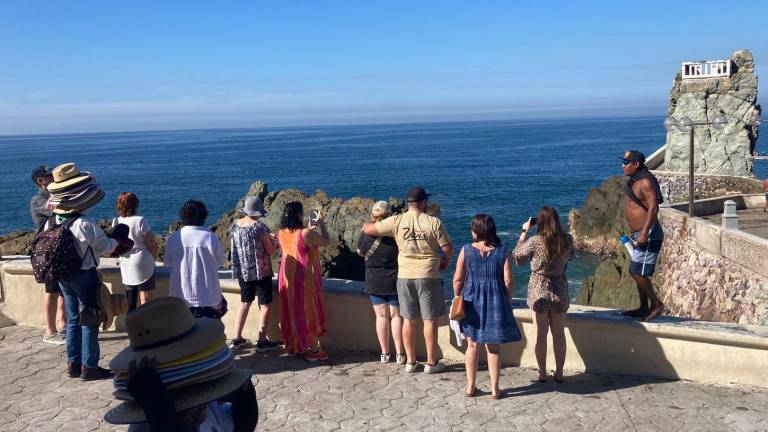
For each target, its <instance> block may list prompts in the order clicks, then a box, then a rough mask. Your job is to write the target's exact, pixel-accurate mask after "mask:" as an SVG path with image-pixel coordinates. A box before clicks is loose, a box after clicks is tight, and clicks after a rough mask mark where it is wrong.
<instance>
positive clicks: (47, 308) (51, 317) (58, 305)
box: [29, 166, 67, 345]
mask: <svg viewBox="0 0 768 432" xmlns="http://www.w3.org/2000/svg"><path fill="white" fill-rule="evenodd" d="M52 181H53V174H52V172H51V170H49V169H48V167H47V166H39V167H37V168H35V169H34V170H33V171H32V182H34V183H35V185H36V186H37V193H36V194H35V196H33V197H32V199H31V200H30V202H29V213H30V215H31V216H32V222H33V223H34V224H35V230H39V229H40V227H42V226H43V225H45V221H46V220H48V218H49V217H50V216H51V214H52V213H51V210H53V208H51V207H50V206H49V205H48V199H49V198H50V197H51V194H50V193H49V192H48V189H46V188H47V187H48V185H49V184H50V183H51V182H52ZM57 309H58V316H59V319H58V327H59V328H60V329H62V330H61V331H57V330H56V315H57ZM43 313H44V314H45V335H43V342H46V343H50V344H55V345H63V344H64V343H65V342H66V340H65V338H64V329H66V327H67V314H66V312H65V311H64V297H62V296H61V288H60V287H59V284H58V282H51V283H47V284H45V296H44V297H43Z"/></svg>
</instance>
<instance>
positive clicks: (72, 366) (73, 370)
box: [67, 362, 81, 378]
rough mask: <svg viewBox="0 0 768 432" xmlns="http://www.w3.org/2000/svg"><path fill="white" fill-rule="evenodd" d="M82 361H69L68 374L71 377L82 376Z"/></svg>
mask: <svg viewBox="0 0 768 432" xmlns="http://www.w3.org/2000/svg"><path fill="white" fill-rule="evenodd" d="M80 369H81V366H80V363H71V362H67V376H68V377H70V378H78V377H80Z"/></svg>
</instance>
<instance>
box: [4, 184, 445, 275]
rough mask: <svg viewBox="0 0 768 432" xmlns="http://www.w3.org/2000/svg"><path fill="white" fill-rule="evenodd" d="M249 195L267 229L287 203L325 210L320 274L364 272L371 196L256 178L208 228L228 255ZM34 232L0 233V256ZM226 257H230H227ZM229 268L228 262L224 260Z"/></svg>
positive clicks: (25, 246) (398, 204) (161, 246)
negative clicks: (310, 190) (360, 246)
mask: <svg viewBox="0 0 768 432" xmlns="http://www.w3.org/2000/svg"><path fill="white" fill-rule="evenodd" d="M249 196H258V197H260V198H261V199H262V200H264V207H265V208H266V209H267V211H268V212H269V214H268V216H267V217H265V218H264V222H265V223H266V224H267V226H269V228H270V230H272V231H273V232H276V231H277V229H278V228H279V225H280V216H281V210H282V208H283V207H284V206H285V204H286V203H288V202H291V201H300V202H301V203H302V204H303V205H304V209H305V212H309V211H310V210H311V209H321V210H323V212H324V213H325V221H326V226H327V228H328V233H329V234H330V236H331V240H332V243H331V244H330V245H329V246H327V247H324V248H322V249H320V263H321V266H322V269H323V276H325V277H331V278H339V279H350V280H357V281H361V280H363V278H364V275H365V266H364V262H363V259H362V258H361V257H360V256H359V255H357V252H356V250H357V242H358V239H359V236H360V227H361V226H362V225H363V223H364V222H367V221H368V220H370V212H371V208H372V207H373V203H374V200H373V199H371V198H362V197H353V198H350V199H348V200H343V199H341V198H334V197H329V196H328V195H327V194H326V193H325V192H323V191H319V190H318V191H316V192H315V193H314V194H312V195H309V194H307V193H305V192H303V191H300V190H298V189H285V190H278V191H273V192H270V191H269V186H268V184H267V183H264V182H262V181H256V182H255V183H253V184H252V185H251V187H250V189H249V190H248V192H247V193H246V194H245V195H244V196H243V197H242V198H241V199H240V200H239V201H238V202H237V203H236V204H235V207H234V208H233V209H231V210H229V211H227V212H226V213H224V214H223V215H221V216H220V217H219V218H218V219H217V220H216V221H215V222H214V223H213V224H212V225H210V226H209V227H210V228H211V230H213V232H214V233H216V235H217V236H218V237H219V239H220V240H221V244H222V246H223V247H224V252H225V254H226V256H227V257H229V255H230V247H231V245H230V236H229V226H230V225H231V224H232V222H233V221H234V220H235V219H236V218H238V217H239V214H240V209H242V208H243V204H244V202H245V199H246V198H247V197H249ZM389 204H390V206H392V210H393V212H394V213H400V212H402V211H404V210H405V209H406V206H405V201H404V200H402V199H396V198H393V197H390V198H389ZM428 212H429V213H430V214H433V215H436V216H439V214H440V207H439V206H437V205H436V204H430V208H429V209H428ZM111 223H112V221H111V220H109V219H102V220H100V221H99V224H100V225H101V227H102V228H104V229H107V228H108V227H109V226H111ZM179 226H180V223H178V222H177V223H174V224H172V225H171V226H170V227H169V228H168V234H170V233H172V232H173V231H175V230H177V229H178V228H179ZM34 236H35V232H34V231H33V230H28V231H14V232H12V233H10V234H8V235H6V236H0V255H27V254H28V252H29V249H30V246H31V243H32V240H33V239H34ZM155 240H156V241H157V244H158V259H157V260H158V261H162V257H163V255H164V252H165V237H164V236H162V235H156V236H155ZM228 259H229V258H228ZM278 263H279V254H277V256H275V258H274V259H273V268H274V270H275V271H277V269H278V265H279V264H278ZM227 267H229V262H228V263H227Z"/></svg>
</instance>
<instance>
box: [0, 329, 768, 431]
mask: <svg viewBox="0 0 768 432" xmlns="http://www.w3.org/2000/svg"><path fill="white" fill-rule="evenodd" d="M126 344H127V341H126V338H125V336H124V335H123V334H114V333H112V334H103V335H102V336H101V346H102V354H103V355H104V357H105V360H104V361H103V364H106V362H107V360H106V359H108V358H110V357H111V356H112V355H114V354H115V353H116V352H117V351H119V350H120V349H121V348H122V347H124V346H125V345H126ZM64 350H65V349H64V347H63V346H52V345H47V344H43V343H41V329H39V328H33V327H23V326H11V327H5V328H0V365H2V373H0V430H1V431H4V432H11V431H22V430H34V431H92V430H105V431H109V430H125V428H119V427H118V428H116V427H113V426H111V425H109V424H106V423H105V422H104V421H103V420H102V416H103V415H104V412H105V411H106V410H107V409H108V408H109V407H110V406H112V405H113V404H115V402H114V401H113V399H112V397H111V391H112V384H111V382H109V381H103V382H83V381H80V380H79V379H68V378H67V377H66V376H65V375H64V373H63V368H64V360H63V359H64V355H65V351H64ZM237 362H238V364H239V366H240V367H250V368H252V369H253V370H254V372H255V374H256V375H255V378H254V382H255V383H256V392H257V394H258V399H259V408H260V419H259V430H262V431H265V430H284V431H293V430H296V431H312V432H321V431H335V430H350V431H367V430H392V429H396V428H397V429H399V430H407V431H440V432H445V431H451V430H452V431H469V430H478V431H485V430H499V431H502V430H503V431H517V430H519V431H550V430H552V431H555V430H557V431H566V430H567V431H577V430H583V431H727V430H734V431H758V430H759V431H766V430H768V390H766V389H759V388H744V387H718V386H709V385H702V384H695V383H690V382H683V381H677V382H667V381H655V380H649V379H647V378H637V377H619V376H606V375H594V374H578V375H575V376H570V377H568V378H567V382H566V383H565V384H556V383H554V382H548V383H546V384H539V383H535V384H534V383H531V380H532V379H534V378H535V377H536V373H535V371H533V370H527V369H519V368H506V369H504V370H503V371H502V380H501V383H502V388H503V390H504V394H505V397H504V398H503V399H502V400H498V401H496V400H492V399H491V398H490V396H489V394H488V379H487V373H486V372H485V371H481V372H480V376H481V380H480V383H479V384H480V385H479V389H480V390H482V391H483V392H482V393H481V394H480V396H479V397H475V398H467V397H465V396H464V394H463V392H464V373H463V365H461V364H451V365H450V367H449V370H448V371H447V372H445V373H442V374H436V375H427V374H424V373H416V374H405V373H404V372H403V371H402V370H401V368H400V367H398V366H396V365H394V364H392V363H390V364H388V365H381V364H379V363H378V359H377V356H376V355H372V354H361V353H344V352H342V353H334V355H333V357H332V361H329V362H324V363H315V364H310V363H307V362H305V361H304V360H302V359H298V358H290V357H286V356H281V355H280V354H267V355H261V354H256V353H255V352H253V350H252V349H246V350H245V351H244V352H243V353H242V355H239V358H238V360H237ZM756 367H757V365H756Z"/></svg>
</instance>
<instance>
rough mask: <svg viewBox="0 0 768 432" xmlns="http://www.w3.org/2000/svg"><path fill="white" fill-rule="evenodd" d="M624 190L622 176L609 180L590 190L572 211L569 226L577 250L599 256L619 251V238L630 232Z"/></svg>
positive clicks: (569, 216)
mask: <svg viewBox="0 0 768 432" xmlns="http://www.w3.org/2000/svg"><path fill="white" fill-rule="evenodd" d="M623 187H624V177H618V176H617V177H611V178H609V179H608V180H606V181H604V182H603V183H602V184H601V185H600V186H599V187H596V188H592V189H591V190H590V191H589V194H588V195H587V199H586V201H584V206H583V207H582V208H580V209H572V210H571V212H570V214H569V215H568V225H569V227H570V232H571V235H572V236H573V241H574V245H575V246H576V248H578V249H581V250H585V251H588V252H591V253H594V254H600V255H615V254H616V253H618V252H619V248H620V244H619V240H618V239H619V236H621V234H623V233H626V232H627V231H629V226H628V225H627V222H626V221H625V220H624V192H623Z"/></svg>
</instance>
